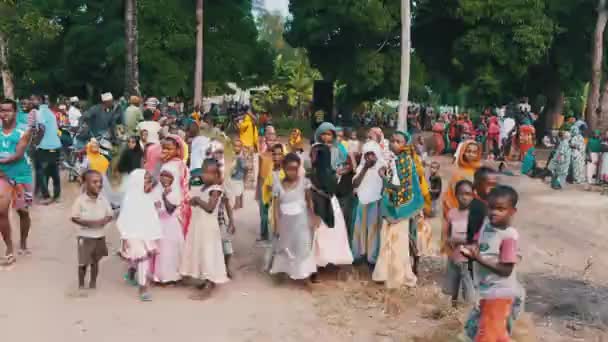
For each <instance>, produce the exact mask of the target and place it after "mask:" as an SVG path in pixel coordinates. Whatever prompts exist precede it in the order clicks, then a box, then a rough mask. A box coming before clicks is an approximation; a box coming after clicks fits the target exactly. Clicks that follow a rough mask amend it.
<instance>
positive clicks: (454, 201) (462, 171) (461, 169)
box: [441, 140, 481, 254]
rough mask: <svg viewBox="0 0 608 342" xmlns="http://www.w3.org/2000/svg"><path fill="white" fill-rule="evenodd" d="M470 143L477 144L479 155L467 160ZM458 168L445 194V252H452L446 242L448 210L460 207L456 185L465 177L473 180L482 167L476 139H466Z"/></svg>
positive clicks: (478, 153)
mask: <svg viewBox="0 0 608 342" xmlns="http://www.w3.org/2000/svg"><path fill="white" fill-rule="evenodd" d="M470 145H477V157H476V158H475V159H474V160H465V152H466V150H467V148H468V147H469V146H470ZM457 165H458V168H457V169H456V170H455V171H454V173H453V174H452V178H451V179H450V182H449V183H448V188H447V189H446V191H445V192H444V194H443V219H444V227H443V231H442V234H441V251H442V252H443V253H446V254H449V253H450V252H451V250H450V248H449V246H448V245H447V244H446V240H447V237H448V236H447V233H448V231H447V228H448V226H447V216H448V212H449V211H450V209H452V208H457V207H458V198H456V192H455V191H454V190H455V189H454V188H455V187H456V183H458V182H460V181H461V180H463V179H468V180H470V181H471V182H472V181H473V177H474V176H475V171H477V169H479V168H480V167H481V146H479V144H478V143H477V142H476V141H474V140H468V141H465V142H464V143H463V145H462V147H461V149H460V153H459V154H458V163H457Z"/></svg>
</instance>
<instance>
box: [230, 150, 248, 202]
mask: <svg viewBox="0 0 608 342" xmlns="http://www.w3.org/2000/svg"><path fill="white" fill-rule="evenodd" d="M233 148H234V167H233V168H232V171H231V172H232V173H231V175H230V183H231V188H232V192H233V193H232V196H234V210H238V209H242V208H243V191H244V190H245V184H244V183H243V182H244V180H245V177H246V176H247V172H248V171H249V170H247V165H246V162H245V156H244V155H243V144H242V143H241V140H239V139H237V140H235V141H234V144H233Z"/></svg>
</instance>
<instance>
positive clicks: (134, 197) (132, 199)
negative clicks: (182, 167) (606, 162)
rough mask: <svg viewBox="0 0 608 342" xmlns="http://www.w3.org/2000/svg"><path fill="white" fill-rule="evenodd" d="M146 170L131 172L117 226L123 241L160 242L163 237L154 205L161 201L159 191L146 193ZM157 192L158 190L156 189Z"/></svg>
mask: <svg viewBox="0 0 608 342" xmlns="http://www.w3.org/2000/svg"><path fill="white" fill-rule="evenodd" d="M145 175H146V170H144V169H136V170H134V171H133V172H131V175H130V176H129V181H128V183H127V191H126V193H125V199H124V201H123V203H122V207H121V210H120V214H119V215H118V219H117V220H116V226H117V227H118V231H119V232H120V236H121V238H122V239H125V240H126V239H137V240H146V241H150V240H158V239H160V238H161V237H162V229H161V226H160V219H159V217H158V212H157V211H156V207H155V205H154V203H155V202H156V201H157V200H160V198H161V197H160V194H159V192H158V191H154V190H153V191H152V192H151V193H145V192H144V182H145ZM155 190H156V189H155Z"/></svg>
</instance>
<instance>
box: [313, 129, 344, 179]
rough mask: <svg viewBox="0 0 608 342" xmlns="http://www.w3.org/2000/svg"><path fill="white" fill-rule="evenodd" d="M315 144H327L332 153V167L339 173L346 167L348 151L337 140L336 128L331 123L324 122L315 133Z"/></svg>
mask: <svg viewBox="0 0 608 342" xmlns="http://www.w3.org/2000/svg"><path fill="white" fill-rule="evenodd" d="M315 143H317V144H325V145H327V146H328V147H329V149H330V151H331V167H332V168H333V170H334V171H337V170H338V169H339V168H340V167H342V166H343V165H344V162H345V161H346V158H348V151H347V150H346V148H344V145H342V144H340V143H339V142H338V139H337V134H336V127H335V126H334V125H333V124H331V123H329V122H323V123H322V124H321V125H319V127H318V128H317V130H316V131H315Z"/></svg>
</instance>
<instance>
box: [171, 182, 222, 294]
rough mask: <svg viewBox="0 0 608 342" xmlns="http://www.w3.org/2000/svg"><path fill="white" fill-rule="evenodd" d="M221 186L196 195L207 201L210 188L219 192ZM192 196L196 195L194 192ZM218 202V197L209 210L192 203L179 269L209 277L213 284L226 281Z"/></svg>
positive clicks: (198, 275)
mask: <svg viewBox="0 0 608 342" xmlns="http://www.w3.org/2000/svg"><path fill="white" fill-rule="evenodd" d="M222 190H223V187H222V186H218V185H213V186H210V187H208V188H207V189H204V190H203V191H202V193H200V194H198V196H199V197H200V198H201V199H202V200H203V201H204V202H207V201H209V197H210V193H211V191H218V192H220V193H221V192H222ZM193 196H197V194H196V193H194V194H193ZM221 204H222V201H221V200H218V202H217V204H216V206H215V208H213V211H212V212H211V213H208V212H206V211H205V210H203V209H202V208H199V207H196V206H193V207H192V221H191V224H190V230H189V231H188V235H187V236H186V244H185V246H184V252H183V257H182V263H181V267H180V273H181V274H182V275H183V276H186V277H191V278H194V279H200V280H209V281H211V282H213V283H216V284H222V283H226V282H228V276H227V274H226V264H225V262H224V251H223V249H222V236H221V232H220V226H219V224H218V222H217V212H218V208H219V206H220V205H221Z"/></svg>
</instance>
